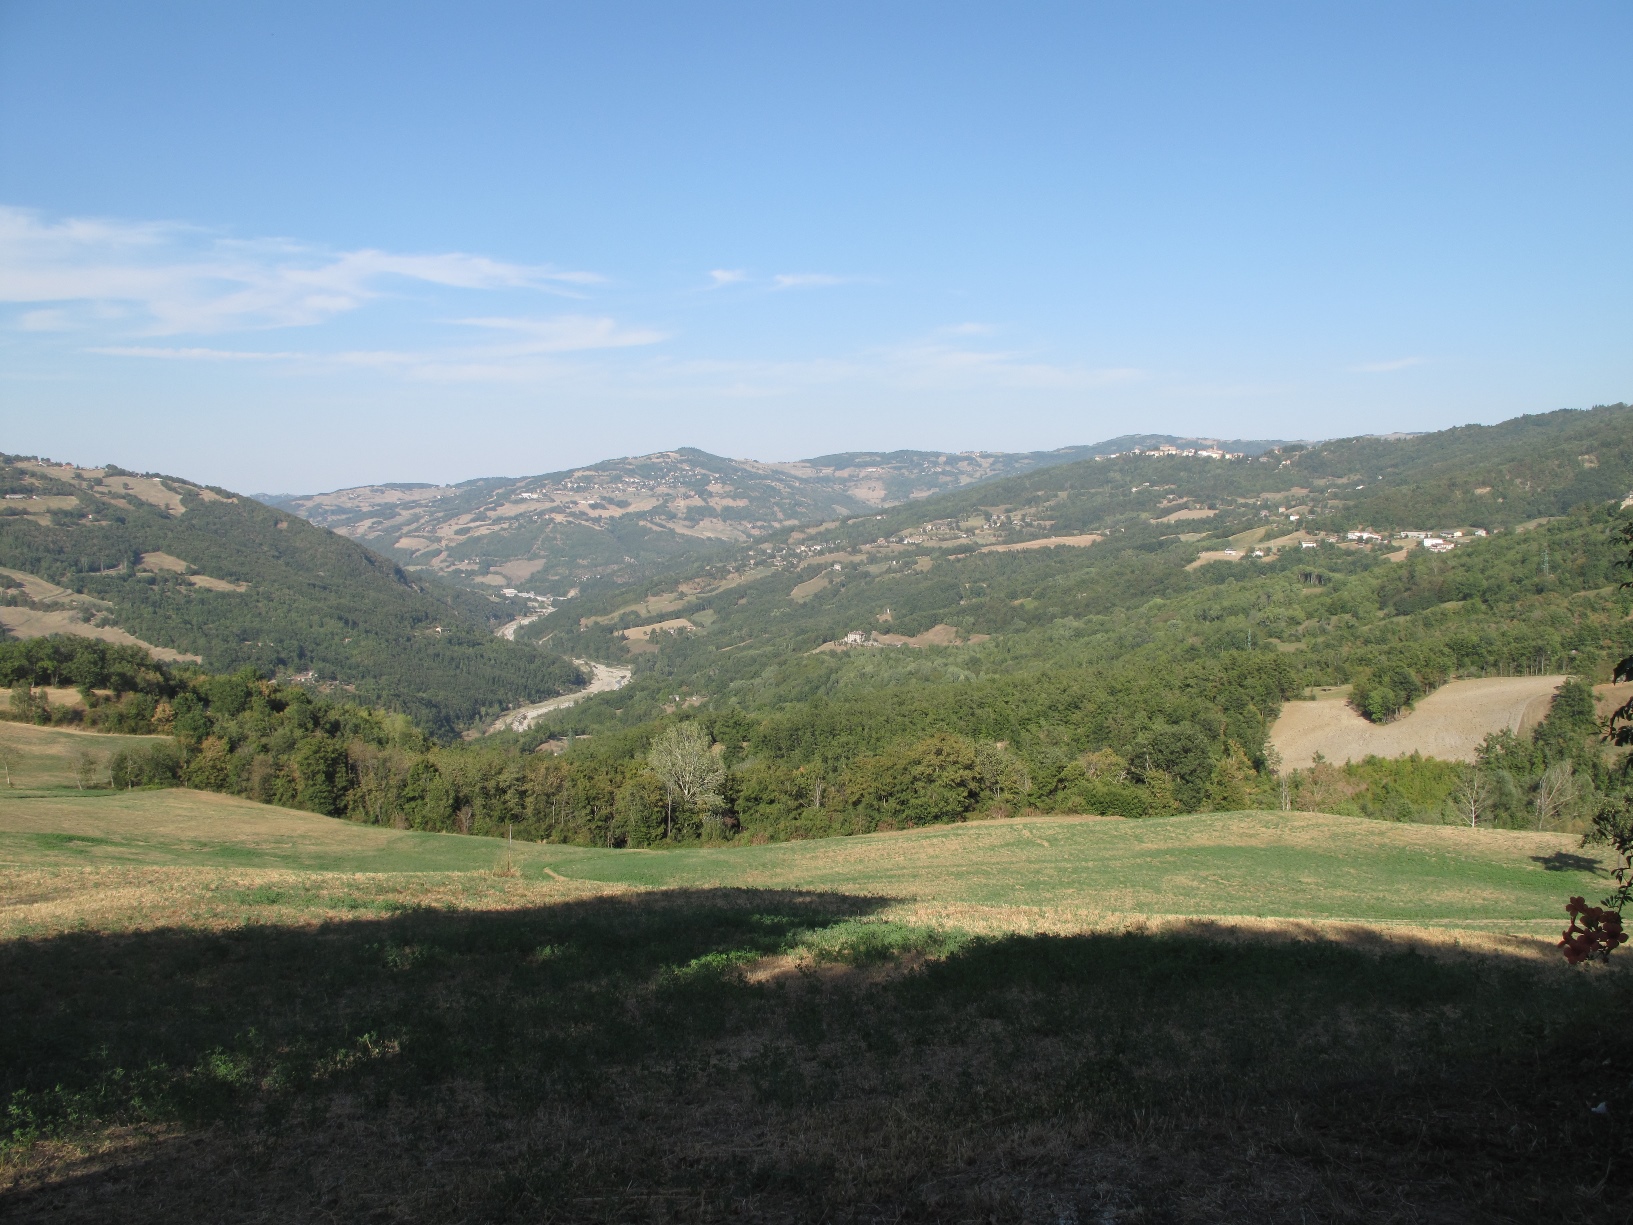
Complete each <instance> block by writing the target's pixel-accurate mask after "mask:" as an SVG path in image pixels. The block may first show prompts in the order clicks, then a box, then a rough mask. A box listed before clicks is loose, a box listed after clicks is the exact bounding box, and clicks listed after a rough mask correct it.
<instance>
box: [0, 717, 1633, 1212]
mask: <svg viewBox="0 0 1633 1225" xmlns="http://www.w3.org/2000/svg"><path fill="white" fill-rule="evenodd" d="M0 736H10V737H11V743H13V744H19V743H20V744H21V745H22V747H21V748H20V749H19V751H18V755H19V756H20V757H22V758H23V759H24V760H23V762H22V763H21V764H20V765H16V766H14V767H13V768H14V771H17V772H18V774H19V778H18V780H17V781H18V783H19V785H18V786H17V787H14V788H12V789H9V790H6V791H4V792H0V981H4V982H5V984H6V991H5V992H4V993H0V1032H3V1033H5V1034H6V1035H7V1041H6V1042H5V1043H3V1044H0V1093H3V1094H4V1095H5V1101H6V1103H7V1114H6V1121H5V1129H4V1134H5V1142H4V1146H3V1156H0V1162H3V1164H0V1179H3V1181H0V1211H4V1212H5V1213H6V1215H7V1216H8V1217H9V1218H14V1219H19V1220H35V1219H39V1220H45V1219H51V1220H104V1219H112V1218H115V1217H117V1218H118V1219H121V1220H128V1221H161V1220H165V1221H168V1220H176V1219H196V1220H221V1221H264V1220H280V1221H282V1220H319V1219H323V1220H333V1219H347V1220H351V1219H368V1220H380V1221H443V1220H470V1221H485V1220H495V1221H498V1220H562V1221H569V1220H606V1221H624V1220H776V1221H803V1220H817V1219H820V1220H834V1221H883V1220H890V1221H907V1220H923V1221H942V1220H969V1221H992V1220H998V1221H1039V1222H1042V1221H1048V1222H1058V1221H1119V1222H1131V1221H1170V1220H1172V1221H1178V1220H1186V1221H1204V1220H1207V1221H1234V1220H1242V1219H1247V1218H1254V1219H1258V1220H1265V1221H1289V1222H1290V1221H1316V1220H1355V1221H1414V1222H1415V1221H1426V1220H1447V1221H1450V1220H1493V1221H1497V1220H1503V1221H1540V1220H1559V1221H1599V1220H1605V1221H1610V1220H1625V1219H1627V1216H1628V1214H1629V1211H1630V1209H1633V1199H1630V1194H1633V1145H1630V1144H1629V1134H1628V1129H1627V1127H1626V1126H1625V1124H1624V1122H1623V1119H1624V1116H1626V1115H1627V1114H1629V1113H1633V1041H1630V1040H1629V1039H1628V1037H1627V1036H1625V1035H1626V1030H1627V1026H1626V1025H1625V1024H1623V1023H1622V1018H1624V1017H1625V1016H1626V1015H1627V1013H1628V1008H1629V1005H1630V1004H1633V991H1630V988H1629V983H1628V981H1627V979H1626V976H1624V975H1623V974H1622V973H1620V972H1619V971H1618V969H1617V967H1616V966H1614V965H1613V966H1610V967H1603V968H1601V967H1593V968H1589V969H1588V970H1587V972H1581V971H1576V972H1572V971H1568V970H1567V969H1566V968H1565V967H1563V965H1561V964H1560V963H1558V961H1557V960H1556V959H1555V957H1554V955H1553V954H1552V953H1551V951H1550V949H1549V946H1550V944H1551V941H1552V940H1553V939H1557V933H1558V929H1559V928H1560V927H1561V926H1562V924H1563V917H1562V903H1563V900H1564V899H1565V897H1567V896H1569V895H1570V894H1573V893H1585V894H1587V895H1589V896H1590V897H1595V898H1596V897H1598V896H1601V895H1602V894H1603V893H1605V892H1607V891H1608V888H1609V883H1610V882H1609V879H1608V877H1607V875H1606V872H1605V868H1606V865H1605V864H1604V863H1603V862H1601V861H1600V859H1599V858H1598V857H1597V856H1596V855H1595V854H1594V852H1593V851H1592V849H1591V848H1590V849H1586V850H1584V849H1583V848H1581V847H1580V846H1578V845H1576V844H1575V843H1574V841H1572V840H1570V839H1567V838H1565V837H1562V836H1558V835H1541V834H1523V833H1514V832H1509V831H1486V830H1466V829H1459V828H1448V827H1426V826H1400V825H1389V824H1383V823H1374V822H1366V821H1361V820H1355V819H1349V818H1338V817H1330V816H1323V815H1319V814H1283V813H1233V814H1207V815H1198V816H1189V817H1177V818H1170V819H1164V820H1156V821H1147V822H1128V821H1114V820H1097V819H1073V818H1035V819H1020V820H1011V821H1001V822H983V823H974V824H969V825H963V826H950V827H937V828H932V829H927V830H919V831H914V832H911V833H905V834H890V835H879V836H873V837H867V838H854V839H835V840H825V841H815V842H806V843H794V844H783V845H773V846H760V847H747V846H745V847H727V848H720V849H685V850H676V851H668V852H624V851H608V850H598V849H593V848H573V847H560V846H534V845H525V844H517V845H516V846H515V847H514V848H511V849H508V850H507V848H506V847H505V846H504V844H503V843H501V842H497V841H494V840H485V839H474V838H462V837H458V836H454V835H429V834H416V833H410V832H406V831H393V830H381V829H374V828H368V827H362V826H357V825H352V824H349V823H346V822H342V821H336V820H333V819H330V818H325V817H319V816H314V815H312V814H307V813H297V812H289V811H285V810H279V809H273V808H267V807H264V806H260V805H256V804H252V803H249V802H246V801H240V800H236V799H233V798H231V797H224V796H216V795H207V794H203V793H197V792H190V791H180V790H178V791H150V792H126V793H109V792H81V791H80V790H79V789H78V786H77V784H76V783H75V782H74V781H73V769H72V762H73V758H74V755H75V750H76V749H77V748H78V747H79V744H78V742H80V741H84V740H87V739H94V741H95V742H96V743H95V748H96V749H97V750H98V751H102V752H106V751H108V750H109V749H111V748H112V747H113V743H112V738H101V737H96V738H88V737H82V736H81V737H74V736H71V734H68V733H60V732H53V731H49V730H45V729H34V728H18V727H16V726H14V725H3V724H0ZM25 782H26V785H23V784H24V783H25ZM1601 1102H1603V1103H1605V1104H1606V1105H1605V1110H1604V1111H1603V1112H1597V1113H1596V1112H1595V1111H1594V1110H1593V1109H1592V1108H1593V1107H1596V1106H1598V1105H1599V1104H1600V1103H1601Z"/></svg>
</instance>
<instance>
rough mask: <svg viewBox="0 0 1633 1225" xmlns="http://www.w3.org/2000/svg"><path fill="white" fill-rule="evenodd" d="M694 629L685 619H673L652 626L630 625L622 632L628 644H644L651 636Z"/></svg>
mask: <svg viewBox="0 0 1633 1225" xmlns="http://www.w3.org/2000/svg"><path fill="white" fill-rule="evenodd" d="M696 628H697V626H695V625H693V624H692V623H691V622H690V621H688V620H687V619H686V618H685V617H674V618H672V619H670V620H668V621H658V622H655V623H653V624H652V625H632V626H631V627H630V628H629V629H627V630H624V631H623V636H624V637H625V638H626V639H628V640H629V641H630V642H645V641H646V640H647V639H648V638H650V637H652V635H653V634H657V633H664V634H679V633H683V632H684V631H686V630H695V629H696Z"/></svg>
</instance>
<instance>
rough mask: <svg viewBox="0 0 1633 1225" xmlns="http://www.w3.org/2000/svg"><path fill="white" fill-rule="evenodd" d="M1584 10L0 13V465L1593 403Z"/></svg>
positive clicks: (239, 480) (1048, 441)
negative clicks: (37, 459) (13, 456)
mask: <svg viewBox="0 0 1633 1225" xmlns="http://www.w3.org/2000/svg"><path fill="white" fill-rule="evenodd" d="M1630 45H1633V8H1630V7H1629V6H1628V5H1626V4H1625V3H1621V2H1619V0H1618V2H1614V3H1573V4H1570V5H1558V4H1549V5H1541V4H1538V5H1520V4H1479V5H1475V4H1424V3H1410V4H1388V3H1368V4H1343V3H1332V4H1314V5H1312V4H1283V5H1263V4H1229V5H1226V4H1218V3H1201V4H1139V5H1135V4H1107V5H1097V4H1087V3H1085V4H1071V5H1067V4H1058V5H1054V4H996V3H992V4H985V5H974V4H956V3H954V4H948V3H937V4H909V3H896V4H891V3H885V4H881V3H878V2H877V0H874V2H873V3H867V4H849V3H831V2H825V3H823V4H820V5H819V4H805V5H800V4H765V3H757V4H741V5H732V4H710V3H699V4H687V5H677V4H666V5H658V4H628V3H603V4H595V5H551V4H539V3H530V4H494V3H481V2H466V3H462V4H459V5H449V4H435V5H433V4H416V3H401V2H397V3H391V4H364V3H353V4H346V3H335V2H334V0H330V2H328V3H324V4H306V3H300V2H297V0H282V2H280V3H278V4H276V5H273V4H255V3H235V4H230V5H223V4H215V3H165V2H162V0H159V2H151V3H145V4H142V5H131V4H128V3H111V2H108V3H102V2H77V0H53V2H47V0H0V426H3V429H0V449H3V450H9V451H14V452H15V451H22V452H27V453H39V454H44V455H50V456H52V457H55V458H59V459H71V460H74V461H76V462H81V463H95V462H104V461H113V462H117V463H120V464H123V465H125V466H127V467H134V468H139V469H158V470H164V471H170V472H175V473H177V474H181V475H187V476H192V477H195V478H199V479H206V480H210V481H215V482H219V483H222V484H226V485H229V486H231V487H234V488H238V489H244V490H274V491H283V490H288V491H298V492H306V491H311V490H316V489H320V488H332V487H337V486H341V485H348V484H360V483H364V482H371V481H380V480H453V479H463V478H466V477H471V476H479V475H491V474H498V473H513V474H520V473H528V472H541V471H549V470H552V469H557V468H562V467H566V466H569V465H573V464H578V463H584V462H590V461H593V460H595V459H598V458H602V457H605V456H609V455H620V454H632V453H640V452H645V451H650V450H656V449H660V448H665V447H672V446H682V445H692V446H700V447H703V448H705V449H708V450H711V451H715V452H718V453H722V454H727V455H734V456H751V457H755V458H762V459H787V458H796V457H799V456H805V455H813V454H820V453H823V452H828V451H835V450H849V449H863V448H893V447H918V448H925V449H942V448H944V449H956V450H967V449H977V448H980V449H994V450H1022V449H1028V450H1029V449H1033V448H1042V447H1055V446H1062V445H1066V444H1070V443H1079V442H1091V441H1095V440H1098V439H1101V438H1105V437H1109V436H1113V435H1116V434H1121V433H1126V432H1129V431H1136V430H1138V431H1157V432H1169V433H1181V434H1204V435H1217V436H1223V437H1266V436H1274V437H1320V436H1331V435H1336V434H1348V433H1361V432H1373V431H1384V430H1398V429H1433V428H1438V427H1441V426H1445V425H1451V424H1457V423H1462V422H1467V421H1494V420H1499V419H1502V418H1504V417H1508V416H1512V415H1515V414H1517V413H1521V412H1530V411H1543V410H1547V409H1552V408H1556V407H1565V406H1586V405H1590V404H1594V403H1603V402H1607V401H1613V400H1619V399H1629V398H1633V343H1630V340H1633V337H1630V335H1629V332H1630V328H1629V324H1630V322H1633V304H1630V300H1629V294H1628V292H1627V289H1626V286H1627V284H1628V273H1629V271H1630V264H1633V260H1630V255H1633V225H1630V224H1629V221H1630V218H1629V210H1628V203H1627V202H1628V200H1629V199H1630V198H1633V193H1630V191H1629V188H1630V187H1633V183H1630V174H1629V169H1630V161H1633V158H1630V154H1633V149H1630V124H1629V118H1630V115H1629V111H1630V106H1633V103H1630V101H1629V98H1628V94H1627V91H1626V88H1625V84H1624V81H1625V63H1624V61H1625V56H1626V52H1627V48H1628V47H1629V46H1630Z"/></svg>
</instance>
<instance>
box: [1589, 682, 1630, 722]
mask: <svg viewBox="0 0 1633 1225" xmlns="http://www.w3.org/2000/svg"><path fill="white" fill-rule="evenodd" d="M1628 702H1633V681H1621V682H1620V683H1617V684H1610V685H1595V686H1594V687H1593V707H1594V713H1595V714H1597V715H1598V716H1599V717H1600V718H1601V719H1608V718H1610V716H1611V714H1612V713H1613V712H1615V711H1617V710H1620V709H1621V708H1622V706H1623V705H1624V704H1626V703H1628Z"/></svg>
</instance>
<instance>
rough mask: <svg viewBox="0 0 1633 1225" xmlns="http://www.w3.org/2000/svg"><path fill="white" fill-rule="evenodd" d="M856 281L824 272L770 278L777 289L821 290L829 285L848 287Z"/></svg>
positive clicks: (779, 275)
mask: <svg viewBox="0 0 1633 1225" xmlns="http://www.w3.org/2000/svg"><path fill="white" fill-rule="evenodd" d="M857 279H858V278H856V277H851V276H833V275H831V274H830V273H826V272H783V273H778V274H777V275H776V276H774V277H772V278H771V283H772V284H773V285H775V286H776V287H777V288H778V289H822V288H825V287H827V286H829V285H850V284H853V283H854V282H855V281H856V280H857Z"/></svg>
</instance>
